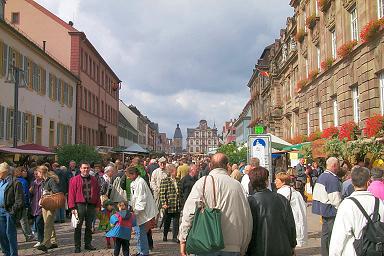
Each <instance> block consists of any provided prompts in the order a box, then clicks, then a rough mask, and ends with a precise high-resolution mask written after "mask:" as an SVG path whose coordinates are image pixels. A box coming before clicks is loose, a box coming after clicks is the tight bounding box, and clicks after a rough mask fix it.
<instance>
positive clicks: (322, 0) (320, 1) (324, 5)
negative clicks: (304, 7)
mask: <svg viewBox="0 0 384 256" xmlns="http://www.w3.org/2000/svg"><path fill="white" fill-rule="evenodd" d="M317 5H318V6H319V9H320V10H321V11H322V12H325V11H326V10H328V8H329V7H330V6H331V0H317Z"/></svg>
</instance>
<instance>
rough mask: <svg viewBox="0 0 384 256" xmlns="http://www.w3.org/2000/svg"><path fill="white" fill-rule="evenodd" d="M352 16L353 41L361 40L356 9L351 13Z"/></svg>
mask: <svg viewBox="0 0 384 256" xmlns="http://www.w3.org/2000/svg"><path fill="white" fill-rule="evenodd" d="M350 14H351V39H352V40H359V29H358V24H357V10H356V7H355V8H353V9H352V10H351V12H350Z"/></svg>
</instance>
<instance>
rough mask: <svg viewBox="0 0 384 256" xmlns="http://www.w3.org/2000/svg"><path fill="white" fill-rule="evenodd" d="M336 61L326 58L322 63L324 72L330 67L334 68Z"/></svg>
mask: <svg viewBox="0 0 384 256" xmlns="http://www.w3.org/2000/svg"><path fill="white" fill-rule="evenodd" d="M334 61H335V60H334V59H333V58H326V59H325V60H323V61H322V62H321V63H320V66H321V69H322V70H324V71H325V70H327V69H329V68H330V67H332V65H333V62H334Z"/></svg>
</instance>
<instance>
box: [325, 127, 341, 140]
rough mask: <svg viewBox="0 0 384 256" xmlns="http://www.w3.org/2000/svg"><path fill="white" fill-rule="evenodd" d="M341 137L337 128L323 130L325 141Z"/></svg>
mask: <svg viewBox="0 0 384 256" xmlns="http://www.w3.org/2000/svg"><path fill="white" fill-rule="evenodd" d="M338 136H339V129H338V128H337V127H334V126H332V127H329V128H326V129H324V130H323V133H322V134H321V138H323V139H335V138H337V137H338Z"/></svg>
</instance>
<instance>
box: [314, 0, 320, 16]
mask: <svg viewBox="0 0 384 256" xmlns="http://www.w3.org/2000/svg"><path fill="white" fill-rule="evenodd" d="M315 14H316V16H319V5H318V3H317V0H315Z"/></svg>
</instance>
